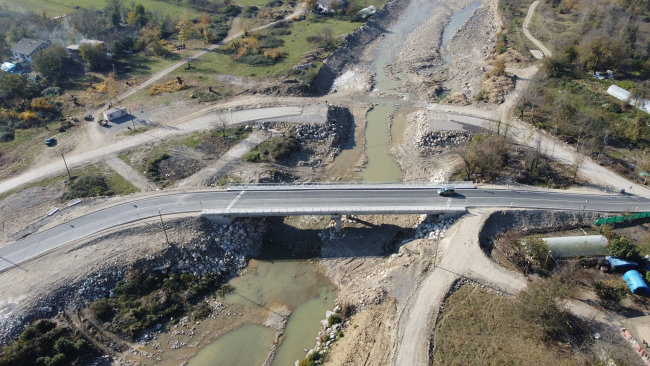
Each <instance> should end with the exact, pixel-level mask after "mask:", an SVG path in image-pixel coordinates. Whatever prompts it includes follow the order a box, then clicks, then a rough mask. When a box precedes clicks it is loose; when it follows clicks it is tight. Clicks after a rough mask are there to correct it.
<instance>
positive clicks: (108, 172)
mask: <svg viewBox="0 0 650 366" xmlns="http://www.w3.org/2000/svg"><path fill="white" fill-rule="evenodd" d="M72 173H73V178H74V180H73V182H72V184H70V186H69V188H68V192H67V193H66V195H65V199H66V200H71V199H76V198H86V197H99V196H112V195H118V194H119V195H126V194H131V193H135V192H138V189H137V188H136V187H135V186H134V185H132V184H131V183H130V182H128V181H127V180H126V179H124V177H122V176H121V175H119V174H118V173H117V172H115V171H113V170H112V169H110V168H107V167H101V168H99V167H96V166H87V167H85V168H83V169H81V170H77V171H72ZM61 178H62V179H64V178H66V177H64V176H61Z"/></svg>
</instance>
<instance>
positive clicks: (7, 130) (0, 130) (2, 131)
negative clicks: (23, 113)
mask: <svg viewBox="0 0 650 366" xmlns="http://www.w3.org/2000/svg"><path fill="white" fill-rule="evenodd" d="M14 138H16V133H15V131H14V129H13V128H11V127H8V126H0V142H9V141H13V140H14Z"/></svg>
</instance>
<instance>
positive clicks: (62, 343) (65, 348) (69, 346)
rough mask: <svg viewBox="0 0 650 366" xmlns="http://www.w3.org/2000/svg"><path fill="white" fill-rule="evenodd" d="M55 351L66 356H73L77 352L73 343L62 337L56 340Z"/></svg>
mask: <svg viewBox="0 0 650 366" xmlns="http://www.w3.org/2000/svg"><path fill="white" fill-rule="evenodd" d="M54 350H55V351H56V352H57V353H60V354H63V355H65V356H68V355H72V354H74V353H75V351H76V350H75V348H74V344H73V343H72V341H71V340H70V339H68V338H66V337H60V338H59V339H57V340H56V342H55V343H54Z"/></svg>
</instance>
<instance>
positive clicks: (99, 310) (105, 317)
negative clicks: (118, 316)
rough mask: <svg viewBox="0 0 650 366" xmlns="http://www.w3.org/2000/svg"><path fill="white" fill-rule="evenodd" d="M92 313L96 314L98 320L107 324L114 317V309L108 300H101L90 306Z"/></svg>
mask: <svg viewBox="0 0 650 366" xmlns="http://www.w3.org/2000/svg"><path fill="white" fill-rule="evenodd" d="M90 311H92V312H93V314H95V317H97V319H99V320H101V321H104V322H107V321H110V320H111V318H112V317H113V307H112V306H111V304H110V303H109V301H108V299H100V300H97V301H95V302H94V303H92V305H90Z"/></svg>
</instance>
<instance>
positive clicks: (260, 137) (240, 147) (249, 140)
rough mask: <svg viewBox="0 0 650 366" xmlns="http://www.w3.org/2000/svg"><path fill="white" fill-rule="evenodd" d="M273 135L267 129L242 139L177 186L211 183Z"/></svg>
mask: <svg viewBox="0 0 650 366" xmlns="http://www.w3.org/2000/svg"><path fill="white" fill-rule="evenodd" d="M270 137H271V134H269V133H268V132H266V131H258V132H255V133H253V134H251V135H250V136H248V137H246V138H245V139H244V140H242V141H240V142H239V143H238V144H237V145H235V147H233V148H232V149H230V150H228V152H226V153H225V154H224V155H223V156H222V157H220V158H219V159H218V160H217V161H216V162H215V163H214V164H212V165H210V166H207V167H205V168H203V169H201V170H200V171H198V172H196V173H195V174H193V175H192V176H189V177H187V178H185V179H183V180H182V181H180V182H178V183H177V184H176V186H177V187H188V186H203V185H206V184H208V183H210V180H213V179H216V178H218V177H219V176H220V175H223V174H225V173H226V172H227V171H229V170H230V169H232V168H233V167H234V166H235V165H237V164H238V163H239V162H240V159H241V157H242V156H244V155H245V154H246V153H247V152H249V151H251V150H252V149H254V148H255V147H256V146H257V145H259V144H261V143H262V142H264V141H266V140H268V139H269V138H270Z"/></svg>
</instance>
